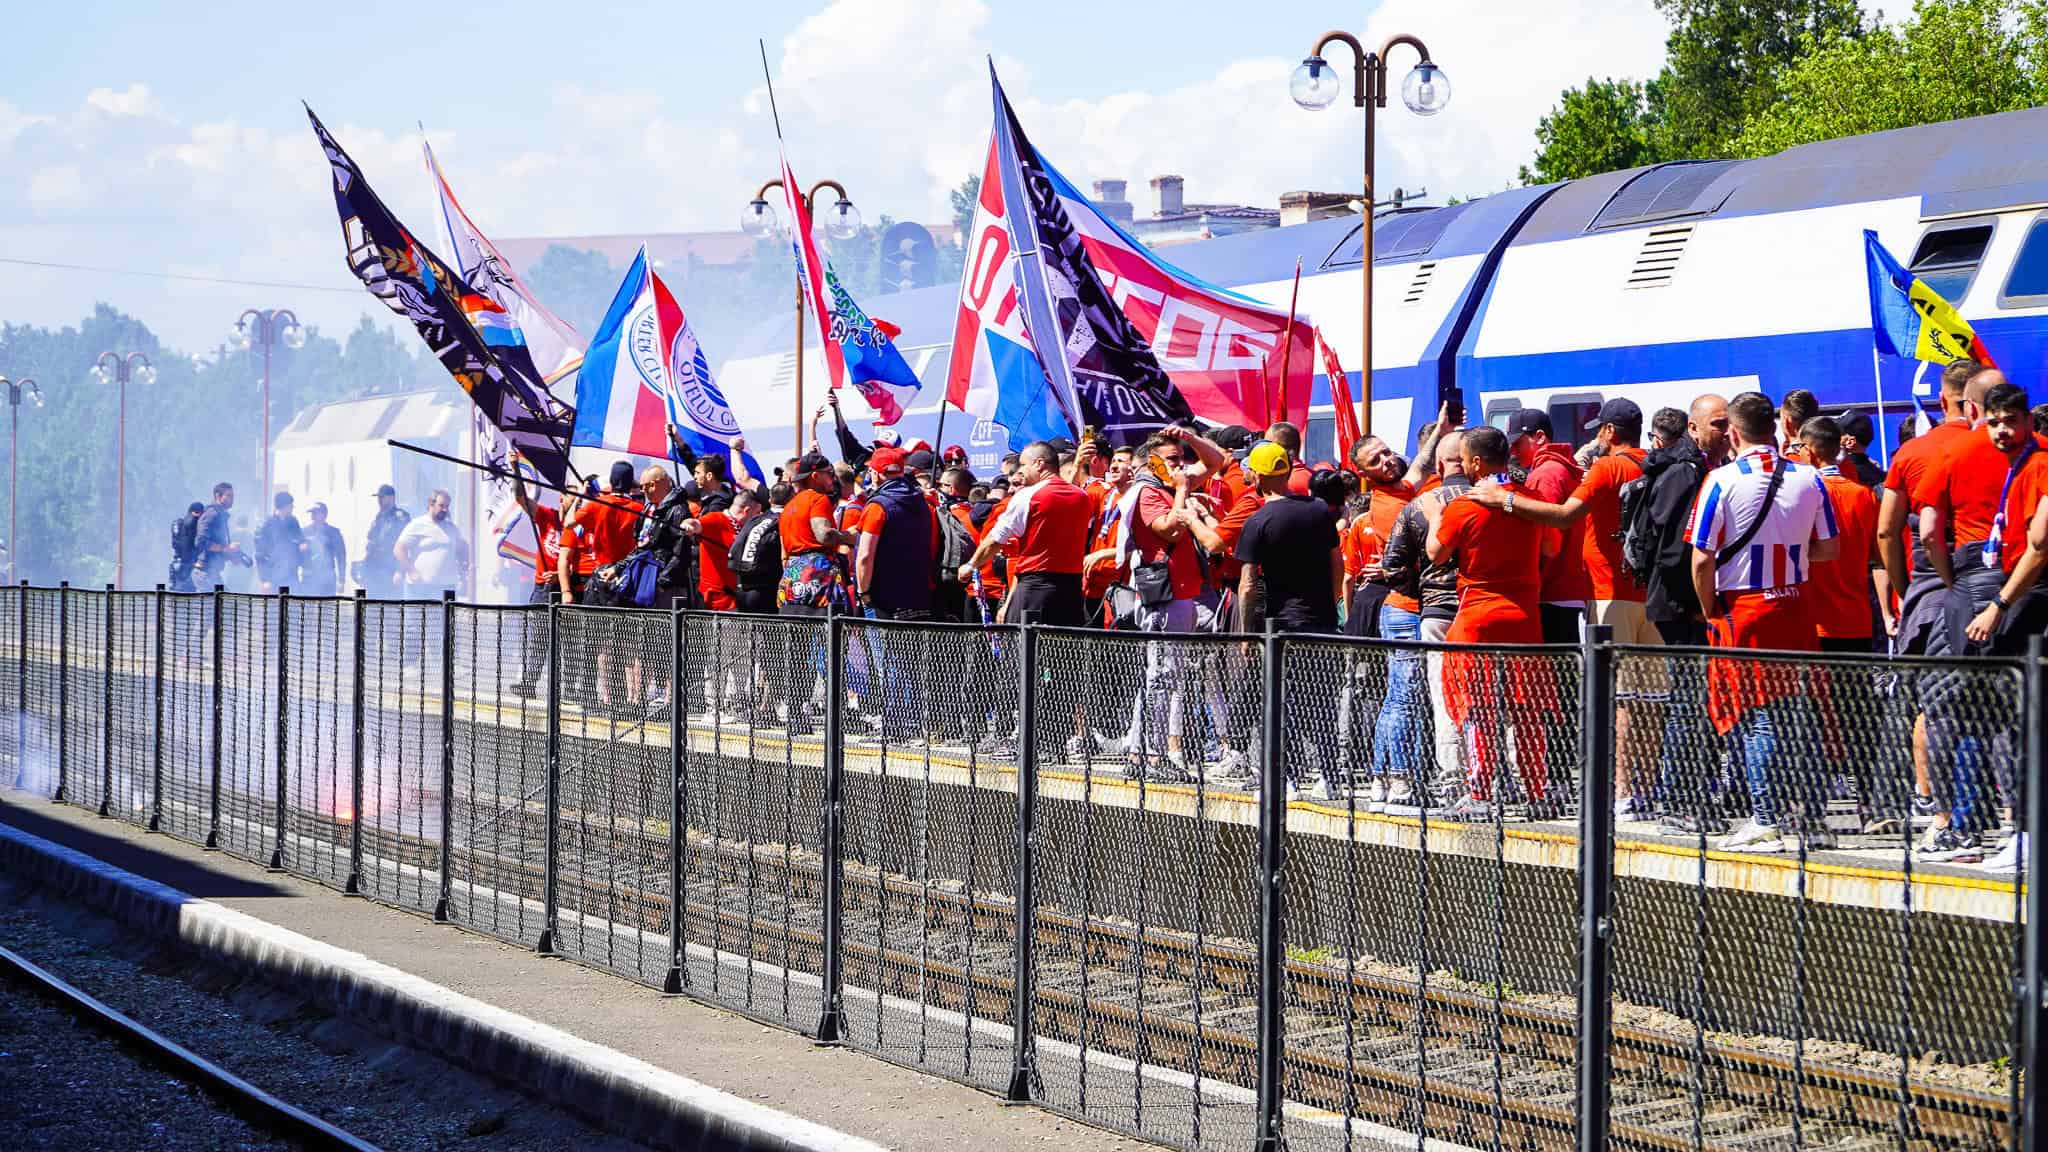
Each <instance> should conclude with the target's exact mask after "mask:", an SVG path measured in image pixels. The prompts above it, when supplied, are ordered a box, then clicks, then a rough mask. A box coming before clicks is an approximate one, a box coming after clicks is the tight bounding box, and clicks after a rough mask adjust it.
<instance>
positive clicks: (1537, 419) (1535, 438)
mask: <svg viewBox="0 0 2048 1152" xmlns="http://www.w3.org/2000/svg"><path fill="white" fill-rule="evenodd" d="M1507 434H1508V451H1509V452H1511V453H1513V455H1514V459H1515V463H1517V464H1519V465H1521V466H1522V471H1523V472H1524V473H1525V474H1526V475H1527V477H1528V478H1527V479H1525V480H1524V481H1522V486H1523V487H1524V488H1525V489H1527V490H1528V491H1529V493H1530V495H1532V496H1534V497H1535V498H1536V499H1538V500H1541V501H1543V502H1545V503H1547V504H1562V503H1564V502H1565V501H1566V500H1567V499H1569V498H1570V497H1571V494H1572V493H1573V492H1574V491H1576V490H1577V489H1578V486H1579V482H1580V481H1581V480H1583V479H1584V478H1585V470H1584V469H1582V468H1580V467H1579V462H1578V459H1577V458H1576V457H1574V456H1573V455H1572V446H1571V445H1570V444H1567V443H1560V442H1559V441H1557V440H1554V439H1552V438H1551V431H1550V413H1548V412H1545V411H1544V410H1543V409H1541V408H1524V409H1522V410H1521V411H1520V412H1517V413H1515V414H1514V415H1513V416H1511V417H1509V418H1508V427H1507ZM1587 524H1588V522H1587V521H1585V520H1579V521H1577V522H1575V523H1573V524H1572V525H1571V526H1570V527H1568V528H1566V529H1565V530H1564V539H1563V542H1562V545H1561V546H1560V547H1559V549H1558V553H1557V556H1556V558H1555V559H1553V560H1551V561H1550V562H1549V563H1548V564H1545V565H1544V566H1543V599H1542V602H1541V604H1540V609H1541V612H1542V616H1543V642H1544V643H1545V644H1576V643H1578V642H1579V623H1580V621H1581V620H1582V619H1583V618H1584V616H1585V611H1586V601H1587V600H1588V599H1589V598H1590V597H1591V595H1592V584H1591V583H1590V581H1589V580H1588V578H1587V576H1586V558H1585V554H1584V553H1585V547H1586V541H1585V536H1586V531H1587Z"/></svg>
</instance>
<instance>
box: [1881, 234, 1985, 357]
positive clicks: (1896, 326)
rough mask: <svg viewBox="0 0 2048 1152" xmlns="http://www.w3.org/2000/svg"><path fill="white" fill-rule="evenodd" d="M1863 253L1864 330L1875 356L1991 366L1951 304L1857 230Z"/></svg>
mask: <svg viewBox="0 0 2048 1152" xmlns="http://www.w3.org/2000/svg"><path fill="white" fill-rule="evenodd" d="M1863 255H1864V261H1865V264H1866V266H1867V267H1868V269H1869V273H1870V330H1871V335H1872V336H1873V337H1874V338H1875V339H1876V340H1877V350H1878V351H1879V352H1884V353H1889V354H1890V355H1893V356H1909V357H1911V358H1913V359H1915V360H1925V361H1928V362H1929V363H1932V364H1953V363H1955V362H1956V361H1958V360H1975V361H1977V362H1978V363H1980V364H1990V363H1992V359H1991V353H1990V352H1988V351H1986V350H1985V348H1984V342H1983V341H1982V340H1980V339H1978V338H1977V332H1976V330H1975V329H1973V328H1971V327H1970V322H1969V321H1968V320H1965V319H1963V314H1962V313H1960V312H1958V311H1956V308H1955V305H1953V304H1950V303H1949V302H1948V301H1947V300H1944V299H1942V297H1941V294H1940V293H1938V292H1936V291H1935V290H1934V289H1932V288H1930V287H1928V286H1927V281H1925V280H1922V279H1920V278H1919V277H1918V276H1915V275H1913V274H1912V273H1911V272H1908V271H1907V270H1906V269H1905V268H1904V267H1903V266H1902V265H1900V263H1899V262H1898V261H1897V260H1896V259H1893V257H1892V254H1891V253H1890V252H1887V251H1885V247H1884V245H1883V244H1880V243H1878V241H1877V233H1875V232H1873V231H1871V230H1870V229H1868V228H1866V229H1864V230H1863Z"/></svg>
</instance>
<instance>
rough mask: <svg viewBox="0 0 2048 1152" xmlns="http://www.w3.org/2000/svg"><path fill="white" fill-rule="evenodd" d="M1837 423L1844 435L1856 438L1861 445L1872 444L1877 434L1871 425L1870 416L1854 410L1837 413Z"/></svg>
mask: <svg viewBox="0 0 2048 1152" xmlns="http://www.w3.org/2000/svg"><path fill="white" fill-rule="evenodd" d="M1835 423H1837V424H1839V425H1841V427H1842V435H1844V436H1854V437H1855V438H1856V439H1857V440H1858V441H1859V442H1860V443H1863V444H1866V445H1867V444H1869V443H1870V442H1871V439H1872V437H1873V435H1874V434H1875V430H1874V429H1873V428H1872V427H1871V424H1870V414H1869V413H1867V412H1858V411H1857V410H1856V409H1854V408H1851V409H1849V410H1847V411H1845V412H1837V413H1835Z"/></svg>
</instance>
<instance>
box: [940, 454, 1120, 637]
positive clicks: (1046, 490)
mask: <svg viewBox="0 0 2048 1152" xmlns="http://www.w3.org/2000/svg"><path fill="white" fill-rule="evenodd" d="M1016 475H1017V477H1018V478H1019V481H1020V483H1021V487H1019V488H1017V489H1016V490H1015V491H1013V492H1011V494H1010V496H1009V499H1008V501H1007V503H1006V504H1005V505H1004V506H1003V509H1002V511H1001V512H999V513H994V514H992V515H991V516H990V517H989V522H988V527H987V531H985V532H984V533H983V534H982V538H981V543H980V544H979V545H977V546H976V547H975V549H974V555H973V556H971V557H969V558H968V561H967V563H965V564H962V565H961V566H960V579H961V580H962V581H969V580H972V579H973V578H974V575H975V571H976V570H977V569H979V568H981V567H982V566H983V565H984V564H986V563H988V562H989V560H990V558H991V557H993V556H994V555H995V553H996V552H997V550H998V549H1001V548H1002V547H1003V546H1004V545H1006V544H1009V543H1011V542H1012V541H1015V542H1016V544H1017V549H1016V555H1015V556H1013V557H1012V558H1011V560H1010V563H1009V569H1010V597H1009V599H1008V600H1007V601H1006V602H1005V603H1004V605H1003V619H1005V620H1007V621H1019V620H1024V619H1026V618H1027V617H1028V618H1029V619H1030V620H1032V621H1033V622H1035V623H1039V624H1049V625H1053V626H1056V627H1067V628H1078V627H1080V626H1081V624H1082V623H1083V616H1082V598H1081V562H1082V561H1083V560H1084V559H1085V558H1086V557H1087V555H1088V533H1089V530H1090V528H1091V527H1092V526H1093V525H1094V521H1095V505H1094V502H1093V501H1091V500H1089V499H1088V493H1086V492H1084V491H1082V490H1081V489H1080V488H1077V487H1075V486H1074V485H1072V484H1070V483H1068V482H1067V481H1065V480H1062V479H1061V478H1060V475H1059V453H1058V452H1057V451H1056V450H1055V449H1054V448H1053V446H1052V445H1050V444H1048V443H1045V442H1044V441H1035V442H1033V443H1031V444H1027V445H1025V446H1024V451H1023V452H1022V453H1021V454H1020V455H1019V457H1018V461H1017V472H1016Z"/></svg>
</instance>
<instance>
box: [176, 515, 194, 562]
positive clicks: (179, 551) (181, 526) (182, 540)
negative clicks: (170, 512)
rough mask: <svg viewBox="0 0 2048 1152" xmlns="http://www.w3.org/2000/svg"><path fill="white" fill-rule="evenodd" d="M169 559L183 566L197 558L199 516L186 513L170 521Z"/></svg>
mask: <svg viewBox="0 0 2048 1152" xmlns="http://www.w3.org/2000/svg"><path fill="white" fill-rule="evenodd" d="M171 559H172V560H173V561H175V562H176V563H177V564H179V565H181V566H185V567H189V566H190V565H192V564H193V563H194V562H195V561H197V560H198V559H199V517H197V516H191V515H186V516H180V517H178V518H177V519H176V520H173V521H171Z"/></svg>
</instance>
